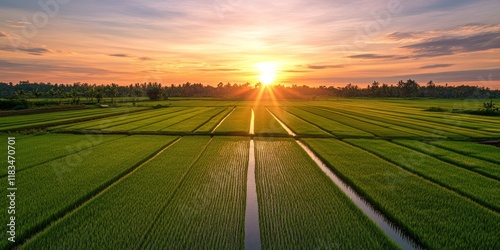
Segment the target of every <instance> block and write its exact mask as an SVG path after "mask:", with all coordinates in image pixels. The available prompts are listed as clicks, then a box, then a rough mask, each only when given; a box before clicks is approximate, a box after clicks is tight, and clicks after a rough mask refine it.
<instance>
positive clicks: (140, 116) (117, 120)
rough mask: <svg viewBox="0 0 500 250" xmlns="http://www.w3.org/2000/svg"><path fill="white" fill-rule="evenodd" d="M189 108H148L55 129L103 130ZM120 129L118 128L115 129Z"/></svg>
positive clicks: (171, 114)
mask: <svg viewBox="0 0 500 250" xmlns="http://www.w3.org/2000/svg"><path fill="white" fill-rule="evenodd" d="M186 109H187V108H168V109H157V110H148V111H145V112H141V113H137V114H126V115H119V116H116V117H107V118H103V119H98V120H93V121H87V122H80V123H75V124H70V125H64V126H58V127H54V128H53V129H65V130H80V129H83V130H103V129H107V128H111V127H118V126H121V125H124V126H131V127H133V124H134V123H135V122H142V121H144V120H149V119H156V118H157V117H158V116H160V117H162V116H166V117H169V116H174V115H175V114H176V113H178V112H182V111H184V110H186ZM115 130H117V131H118V129H115Z"/></svg>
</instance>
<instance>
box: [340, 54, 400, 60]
mask: <svg viewBox="0 0 500 250" xmlns="http://www.w3.org/2000/svg"><path fill="white" fill-rule="evenodd" d="M395 57H396V56H393V55H379V54H358V55H352V56H349V58H353V59H387V58H395Z"/></svg>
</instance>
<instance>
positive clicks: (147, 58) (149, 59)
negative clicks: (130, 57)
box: [137, 56, 154, 61]
mask: <svg viewBox="0 0 500 250" xmlns="http://www.w3.org/2000/svg"><path fill="white" fill-rule="evenodd" d="M137 59H139V60H141V61H152V60H154V59H153V58H152V57H149V56H142V57H138V58H137Z"/></svg>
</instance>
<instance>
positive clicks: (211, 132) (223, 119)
mask: <svg viewBox="0 0 500 250" xmlns="http://www.w3.org/2000/svg"><path fill="white" fill-rule="evenodd" d="M235 109H236V106H234V107H233V109H232V110H231V112H229V113H228V114H227V115H226V116H224V118H222V120H220V122H219V123H218V124H217V125H216V126H215V127H214V128H213V129H212V131H210V134H213V133H214V132H215V130H216V129H217V128H218V127H219V126H220V125H221V124H222V123H223V122H224V121H225V120H226V118H228V117H229V116H230V115H231V114H232V113H233V112H234V110H235Z"/></svg>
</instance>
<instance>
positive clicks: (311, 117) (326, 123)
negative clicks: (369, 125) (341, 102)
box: [283, 107, 374, 138]
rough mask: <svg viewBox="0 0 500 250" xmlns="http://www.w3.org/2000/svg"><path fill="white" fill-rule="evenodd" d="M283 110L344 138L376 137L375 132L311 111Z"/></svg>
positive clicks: (285, 108)
mask: <svg viewBox="0 0 500 250" xmlns="http://www.w3.org/2000/svg"><path fill="white" fill-rule="evenodd" d="M283 110H285V111H286V112H289V113H291V114H293V115H295V116H297V117H299V118H301V119H303V120H304V121H306V122H309V123H311V124H314V125H315V126H317V127H319V128H321V129H323V130H325V131H328V132H330V133H331V134H333V135H335V136H337V137H340V138H343V137H368V138H370V137H374V135H373V134H371V133H368V132H366V131H363V130H359V129H356V128H353V127H350V126H348V125H344V124H342V123H339V122H336V121H333V120H330V119H327V118H325V117H322V116H319V115H316V114H313V113H309V112H307V111H304V110H302V109H299V108H297V107H284V108H283Z"/></svg>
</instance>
